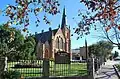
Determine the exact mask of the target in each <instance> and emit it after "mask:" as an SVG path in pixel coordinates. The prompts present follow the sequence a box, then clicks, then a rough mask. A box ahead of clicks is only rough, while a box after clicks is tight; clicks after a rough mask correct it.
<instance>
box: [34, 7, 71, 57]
mask: <svg viewBox="0 0 120 79" xmlns="http://www.w3.org/2000/svg"><path fill="white" fill-rule="evenodd" d="M35 37H36V41H37V44H36V45H37V46H36V52H37V58H38V59H41V58H48V59H49V58H54V53H57V52H59V51H64V52H66V53H70V52H71V39H70V26H69V27H67V25H66V14H65V8H64V9H63V15H62V21H61V25H59V26H58V28H57V29H53V30H52V29H51V28H49V31H46V32H44V31H42V32H41V33H38V34H35Z"/></svg>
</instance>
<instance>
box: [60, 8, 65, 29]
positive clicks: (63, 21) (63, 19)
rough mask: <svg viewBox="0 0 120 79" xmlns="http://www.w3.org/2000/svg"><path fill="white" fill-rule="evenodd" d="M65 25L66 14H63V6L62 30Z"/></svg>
mask: <svg viewBox="0 0 120 79" xmlns="http://www.w3.org/2000/svg"><path fill="white" fill-rule="evenodd" d="M65 25H66V14H65V6H64V9H63V15H62V24H61V28H64V26H65Z"/></svg>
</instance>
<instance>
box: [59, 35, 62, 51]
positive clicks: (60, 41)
mask: <svg viewBox="0 0 120 79" xmlns="http://www.w3.org/2000/svg"><path fill="white" fill-rule="evenodd" d="M59 47H60V49H63V39H62V38H61V37H60V38H59Z"/></svg>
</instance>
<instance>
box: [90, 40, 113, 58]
mask: <svg viewBox="0 0 120 79" xmlns="http://www.w3.org/2000/svg"><path fill="white" fill-rule="evenodd" d="M112 49H113V44H112V43H110V42H108V41H99V42H97V43H96V44H92V45H90V46H89V51H90V53H92V54H93V55H94V56H96V57H101V56H103V57H107V56H108V55H109V54H110V53H111V51H112Z"/></svg>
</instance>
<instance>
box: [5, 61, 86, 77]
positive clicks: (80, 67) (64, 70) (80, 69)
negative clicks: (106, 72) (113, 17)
mask: <svg viewBox="0 0 120 79" xmlns="http://www.w3.org/2000/svg"><path fill="white" fill-rule="evenodd" d="M7 66H8V67H7V70H8V71H18V72H20V73H21V76H23V77H42V76H43V68H44V67H43V60H20V61H17V62H16V61H15V62H14V61H9V62H8V65H7ZM46 67H49V76H51V77H52V76H82V75H87V64H86V62H78V61H72V62H71V64H55V62H54V61H49V66H46Z"/></svg>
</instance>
